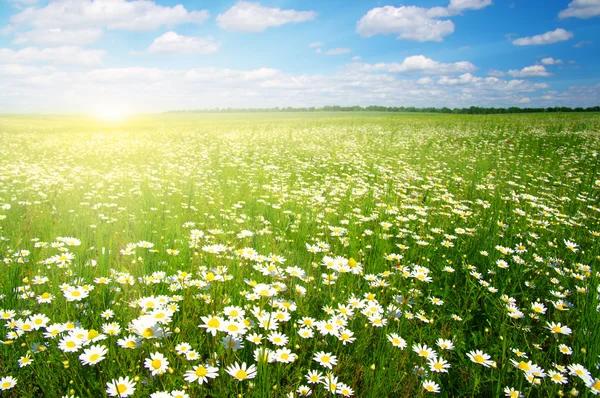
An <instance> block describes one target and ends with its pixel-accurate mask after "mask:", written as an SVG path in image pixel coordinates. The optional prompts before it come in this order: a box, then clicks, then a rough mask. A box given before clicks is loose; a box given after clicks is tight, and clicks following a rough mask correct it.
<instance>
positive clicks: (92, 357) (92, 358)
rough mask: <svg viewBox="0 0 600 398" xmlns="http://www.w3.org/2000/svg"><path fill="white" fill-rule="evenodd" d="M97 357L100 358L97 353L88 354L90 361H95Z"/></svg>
mask: <svg viewBox="0 0 600 398" xmlns="http://www.w3.org/2000/svg"><path fill="white" fill-rule="evenodd" d="M98 358H100V355H98V354H92V355H90V362H94V361H97V360H98Z"/></svg>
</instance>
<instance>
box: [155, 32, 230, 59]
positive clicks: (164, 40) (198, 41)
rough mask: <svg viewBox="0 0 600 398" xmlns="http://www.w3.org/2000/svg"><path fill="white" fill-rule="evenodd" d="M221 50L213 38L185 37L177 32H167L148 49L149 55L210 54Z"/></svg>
mask: <svg viewBox="0 0 600 398" xmlns="http://www.w3.org/2000/svg"><path fill="white" fill-rule="evenodd" d="M218 50H219V43H217V42H216V41H215V40H214V39H213V38H212V37H210V36H209V37H193V36H183V35H179V34H177V33H175V32H167V33H165V34H163V35H162V36H159V37H157V38H156V39H154V42H152V44H151V45H150V47H148V52H149V53H164V54H174V55H184V54H209V53H214V52H217V51H218Z"/></svg>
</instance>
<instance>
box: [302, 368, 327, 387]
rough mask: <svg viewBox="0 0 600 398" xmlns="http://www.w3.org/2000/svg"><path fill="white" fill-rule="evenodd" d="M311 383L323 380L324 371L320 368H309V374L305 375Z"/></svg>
mask: <svg viewBox="0 0 600 398" xmlns="http://www.w3.org/2000/svg"><path fill="white" fill-rule="evenodd" d="M304 377H305V378H306V380H307V381H308V383H309V384H318V383H321V382H322V381H323V373H321V372H319V371H318V370H309V371H308V374H307V375H306V376H304Z"/></svg>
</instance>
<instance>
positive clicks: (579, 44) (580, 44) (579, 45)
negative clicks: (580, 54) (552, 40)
mask: <svg viewBox="0 0 600 398" xmlns="http://www.w3.org/2000/svg"><path fill="white" fill-rule="evenodd" d="M590 44H592V42H591V41H590V40H583V41H580V42H578V43H576V44H574V45H573V47H575V48H582V47H585V46H589V45H590Z"/></svg>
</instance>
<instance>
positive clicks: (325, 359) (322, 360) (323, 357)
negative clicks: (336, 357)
mask: <svg viewBox="0 0 600 398" xmlns="http://www.w3.org/2000/svg"><path fill="white" fill-rule="evenodd" d="M329 359H330V358H329V357H328V356H327V355H323V356H322V357H321V362H329Z"/></svg>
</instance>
